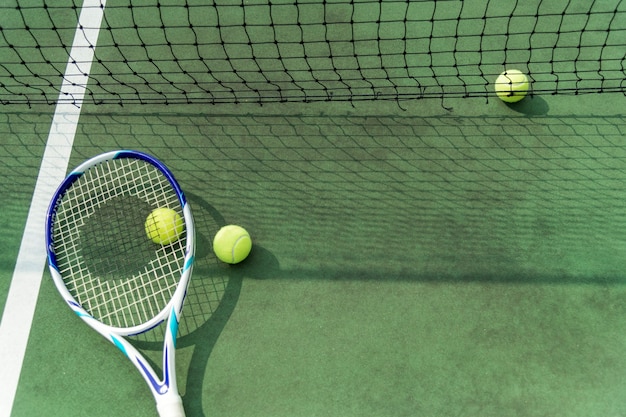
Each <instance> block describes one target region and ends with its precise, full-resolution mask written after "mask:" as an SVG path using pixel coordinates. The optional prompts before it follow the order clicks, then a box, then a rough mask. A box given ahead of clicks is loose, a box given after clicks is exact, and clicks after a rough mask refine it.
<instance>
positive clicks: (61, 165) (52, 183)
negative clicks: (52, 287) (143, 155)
mask: <svg viewBox="0 0 626 417" xmlns="http://www.w3.org/2000/svg"><path fill="white" fill-rule="evenodd" d="M105 2H106V0H85V1H84V3H83V7H82V9H81V12H80V17H79V18H78V25H77V28H76V33H75V35H74V42H73V44H72V49H71V52H70V57H69V59H68V63H67V67H66V69H65V76H64V78H63V84H62V86H61V93H60V94H59V100H58V102H57V105H56V109H55V113H54V117H53V119H52V125H51V127H50V134H49V135H48V141H47V143H46V149H45V151H44V154H43V159H42V161H41V167H40V169H39V176H38V177H37V183H36V184H35V191H34V193H33V198H32V201H31V205H30V209H29V211H28V218H27V220H26V226H25V228H24V235H23V236H22V243H21V245H20V250H19V253H18V255H17V262H16V265H15V269H14V271H13V278H12V280H11V287H10V288H9V294H8V296H7V301H6V305H5V307H4V312H3V315H2V321H0V349H1V351H0V385H1V388H0V417H9V416H10V415H11V410H12V408H13V401H14V400H15V393H16V391H17V385H18V382H19V378H20V373H21V370H22V363H23V361H24V354H25V351H26V345H27V343H28V336H29V334H30V328H31V325H32V322H33V316H34V313H35V307H36V305H37V296H38V294H39V287H40V285H41V280H42V277H43V272H44V268H45V264H46V250H45V249H46V248H45V235H44V227H45V216H46V211H47V208H48V202H49V201H50V198H51V197H52V194H54V191H55V190H56V187H58V185H59V184H60V183H61V181H63V179H64V177H65V174H66V172H67V166H68V162H69V158H70V154H71V152H72V145H73V143H74V135H75V133H76V128H77V125H78V119H79V117H80V110H81V107H82V103H83V99H84V96H85V88H86V86H87V80H88V78H89V71H90V70H91V63H92V61H93V55H94V52H95V48H94V46H95V45H96V42H97V40H98V33H99V32H100V23H101V22H102V15H103V13H104V5H105ZM72 98H73V101H74V103H73V102H72V100H71V99H72Z"/></svg>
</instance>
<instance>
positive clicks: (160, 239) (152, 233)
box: [145, 207, 185, 245]
mask: <svg viewBox="0 0 626 417" xmlns="http://www.w3.org/2000/svg"><path fill="white" fill-rule="evenodd" d="M145 227H146V234H147V235H148V238H149V239H150V240H152V241H153V242H154V243H156V244H159V245H169V244H170V243H173V242H176V241H177V240H178V238H179V237H180V235H181V234H182V233H183V229H184V227H185V223H184V222H183V219H182V217H180V215H179V214H178V213H176V212H175V211H174V210H172V209H169V208H164V207H161V208H157V209H154V210H152V213H150V215H149V216H148V218H147V219H146V223H145Z"/></svg>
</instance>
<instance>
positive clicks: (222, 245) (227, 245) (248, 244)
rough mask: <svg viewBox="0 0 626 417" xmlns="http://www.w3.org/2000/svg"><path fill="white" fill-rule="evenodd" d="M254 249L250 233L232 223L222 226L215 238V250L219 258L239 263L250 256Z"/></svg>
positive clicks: (223, 260)
mask: <svg viewBox="0 0 626 417" xmlns="http://www.w3.org/2000/svg"><path fill="white" fill-rule="evenodd" d="M251 250H252V240H251V239H250V234H249V233H248V232H247V231H246V229H244V228H243V227H241V226H237V225H234V224H230V225H228V226H224V227H222V228H221V229H220V230H219V231H218V232H217V233H216V234H215V238H214V239H213V251H214V252H215V255H216V256H217V257H218V259H219V260H220V261H222V262H226V263H228V264H237V263H239V262H241V261H243V260H244V259H246V258H247V257H248V255H249V254H250V251H251Z"/></svg>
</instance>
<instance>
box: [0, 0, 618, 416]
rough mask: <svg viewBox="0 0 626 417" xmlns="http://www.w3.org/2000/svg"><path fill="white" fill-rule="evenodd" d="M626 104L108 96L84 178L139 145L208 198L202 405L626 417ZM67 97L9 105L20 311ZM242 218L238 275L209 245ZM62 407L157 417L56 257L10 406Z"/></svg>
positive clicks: (17, 410) (6, 181) (199, 264)
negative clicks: (247, 250) (79, 303)
mask: <svg viewBox="0 0 626 417" xmlns="http://www.w3.org/2000/svg"><path fill="white" fill-rule="evenodd" d="M117 3H119V2H117ZM166 3H168V4H169V3H170V2H166ZM423 3H430V2H423ZM450 3H455V2H450ZM599 3H602V2H599ZM555 4H556V3H555ZM115 11H116V12H119V13H122V11H123V10H122V9H120V8H118V9H116V10H115ZM50 13H52V14H53V15H55V16H57V15H56V14H55V13H60V12H58V11H55V10H53V11H51V12H50ZM233 13H234V12H233ZM74 16H75V13H74V12H73V11H66V13H65V14H64V15H59V17H57V19H67V20H68V21H70V22H72V19H73V18H74ZM259 16H260V15H259ZM109 18H110V19H111V21H110V22H108V24H110V25H112V26H114V25H115V19H116V15H115V13H112V14H111V15H110V16H109ZM274 18H275V19H277V21H280V16H279V15H278V16H274ZM233 20H237V19H234V18H233ZM57 21H59V20H57ZM74 21H75V20H74ZM137 23H139V24H141V23H142V22H140V21H139V20H137ZM379 23H380V22H379ZM61 26H62V25H61ZM68 26H69V24H68ZM63 33H65V32H63ZM618 33H622V34H623V33H624V31H623V30H622V31H621V32H618ZM101 36H103V39H107V38H106V37H107V36H110V33H105V34H101ZM63 37H64V38H65V39H71V34H70V35H67V34H65V35H63ZM383 37H384V36H383ZM490 42H496V40H491V41H490ZM483 47H484V48H485V50H487V49H488V48H487V46H486V44H485V45H483ZM109 52H110V53H115V51H107V50H105V51H103V53H105V54H107V53H109ZM622 53H623V51H622ZM0 54H1V53H0ZM103 56H104V55H103ZM95 67H96V68H95V71H96V72H97V71H100V70H101V68H99V67H98V64H96V65H95ZM61 70H62V69H61ZM622 71H623V67H622ZM145 72H146V73H149V72H150V71H148V70H146V71H145ZM183 78H184V77H183ZM122 81H124V80H122ZM546 82H547V81H546ZM539 85H540V84H539ZM625 101H626V100H625V97H624V94H622V93H619V92H617V93H611V92H608V93H606V92H605V93H604V94H581V95H574V94H554V95H551V94H540V93H538V94H534V95H532V96H529V97H527V98H525V99H524V100H523V101H521V102H520V103H517V104H513V105H507V104H505V103H503V102H501V101H499V100H498V99H497V98H495V97H490V98H489V100H486V99H485V98H484V97H479V98H461V97H449V98H448V97H446V98H444V99H441V100H440V99H429V98H426V99H420V100H412V101H411V100H402V101H401V102H400V101H398V102H396V101H373V102H366V101H363V102H354V103H350V102H348V103H346V102H333V101H330V102H320V103H269V104H265V105H263V106H261V105H258V104H252V103H247V104H241V103H239V104H233V103H230V104H216V105H210V104H202V103H201V104H197V103H194V104H174V105H164V104H147V105H146V104H144V105H141V104H137V103H130V104H127V105H124V106H123V107H122V106H119V105H116V104H111V103H109V104H99V105H98V104H95V103H94V102H92V101H88V102H87V103H86V104H85V105H84V107H83V108H82V113H81V116H80V122H79V124H78V129H77V132H76V137H75V140H74V143H73V146H72V150H71V157H70V161H69V168H70V169H71V168H73V167H75V166H76V165H78V164H79V163H80V162H82V161H83V160H85V159H87V158H89V157H92V156H94V155H96V154H99V153H101V152H104V151H110V150H115V149H136V150H139V151H143V152H147V153H150V154H152V155H154V156H155V157H157V158H159V159H161V160H162V161H163V162H164V163H165V164H166V165H167V166H168V167H169V168H170V169H171V170H172V171H173V173H174V175H175V176H176V178H177V179H178V181H179V182H180V184H181V186H182V187H183V189H184V190H185V192H186V193H187V194H188V198H189V201H190V204H191V208H192V211H193V213H194V217H195V220H196V223H197V229H198V230H197V232H198V254H197V260H196V267H195V270H194V275H193V277H192V283H191V286H190V289H189V294H188V298H187V302H186V305H185V309H184V311H183V322H182V323H181V334H180V337H179V340H178V348H177V372H178V383H179V388H180V391H181V394H182V397H183V402H184V406H185V409H186V412H187V417H204V416H206V417H221V416H224V417H226V416H240V417H245V416H250V417H253V416H254V417H313V416H320V417H321V416H340V417H357V416H358V417H363V416H371V417H399V416H419V417H505V416H506V417H539V416H546V417H547V416H550V417H626V395H625V393H626V378H624V375H626V320H625V319H626V302H625V301H626V276H625V275H624V270H625V269H626V258H625V256H624V253H625V252H626V210H625V208H626V204H625V203H624V201H625V198H626V186H625V185H624V184H626V139H625V137H626V120H625V119H626V117H625V116H624V112H623V109H624V105H625ZM444 106H445V107H444ZM54 108H55V107H54V105H49V106H48V105H43V104H35V105H32V106H30V107H29V106H26V105H23V104H22V105H20V104H15V105H4V106H0V190H1V191H2V195H3V198H2V199H1V200H0V212H2V213H3V215H2V216H0V225H1V227H2V230H3V232H4V239H3V240H2V243H0V245H1V248H2V250H1V251H0V257H1V258H0V307H2V308H4V305H5V301H6V297H7V294H8V291H9V287H10V285H11V280H12V279H19V276H17V277H15V278H14V277H13V273H14V268H15V264H16V259H17V256H18V250H19V247H20V243H21V241H22V238H23V233H24V225H25V224H26V220H27V216H28V213H29V207H30V205H31V199H32V194H33V190H34V187H35V183H36V180H37V176H38V173H39V167H40V164H41V160H42V155H43V153H44V148H45V145H46V141H47V139H48V133H49V131H50V125H51V122H52V118H53V113H54ZM46 203H47V202H46ZM36 204H43V203H42V202H36ZM231 223H232V224H239V225H242V226H244V227H245V228H246V229H247V230H248V231H249V232H250V234H251V236H252V239H253V249H252V252H251V254H250V257H249V258H248V259H247V260H245V261H244V262H243V263H241V264H239V265H234V266H229V265H225V264H222V263H220V262H219V261H218V260H217V259H216V257H215V256H214V254H213V251H212V247H211V242H212V239H213V236H214V234H215V233H216V231H217V230H218V229H219V227H221V226H222V225H225V224H231ZM41 233H42V234H43V233H44V231H43V230H42V231H41ZM41 258H42V262H43V258H45V254H44V253H41ZM4 319H6V320H9V319H12V318H7V317H5V318H4ZM135 344H136V346H137V347H138V348H140V349H141V350H142V351H143V352H144V353H146V355H147V356H148V357H149V358H150V360H152V361H154V362H155V363H156V364H157V366H158V364H160V361H161V359H160V354H161V345H160V344H159V343H158V341H157V339H156V338H152V337H151V336H150V335H147V336H139V337H137V338H136V339H135ZM0 348H1V349H3V351H2V353H3V354H6V352H8V351H9V349H8V348H9V346H8V345H5V346H0ZM5 349H6V351H5ZM0 383H1V381H0ZM40 415H49V416H70V417H71V416H77V417H78V416H80V417H84V416H97V417H106V416H119V415H132V416H135V417H144V416H145V417H152V416H155V415H156V409H155V406H154V400H153V398H152V396H151V394H150V391H149V389H148V388H147V386H146V384H145V382H144V380H143V379H142V377H141V376H140V375H139V373H138V372H137V371H136V369H135V368H134V367H133V366H132V364H131V363H130V362H129V361H128V360H127V359H126V358H125V357H124V355H122V354H121V353H120V352H119V350H117V349H116V348H115V347H114V346H113V345H111V344H110V343H109V342H107V341H106V340H104V339H103V338H102V337H101V336H99V335H98V334H97V333H95V332H94V331H92V330H91V329H89V328H88V326H86V325H85V324H84V323H82V322H81V320H80V319H78V318H77V317H76V316H75V315H74V314H72V313H71V311H70V309H68V308H67V306H66V305H64V301H63V300H62V298H61V297H60V296H59V294H58V292H57V290H56V288H55V287H54V284H53V282H52V280H51V278H50V274H49V273H48V271H47V270H46V271H44V273H43V277H42V285H41V288H40V290H39V294H38V299H37V306H36V310H35V315H34V320H33V324H32V328H31V329H30V337H29V340H28V346H27V349H26V353H25V358H24V364H23V367H22V372H21V375H20V379H19V385H18V389H17V393H16V396H15V401H14V405H13V408H12V412H11V414H10V417H32V416H40ZM0 417H4V416H0ZM7 417H9V416H7Z"/></svg>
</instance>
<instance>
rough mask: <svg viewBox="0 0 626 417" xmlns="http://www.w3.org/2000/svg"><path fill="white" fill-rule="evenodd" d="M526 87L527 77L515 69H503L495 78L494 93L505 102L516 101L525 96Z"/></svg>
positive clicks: (527, 85) (527, 84)
mask: <svg viewBox="0 0 626 417" xmlns="http://www.w3.org/2000/svg"><path fill="white" fill-rule="evenodd" d="M528 87H529V83H528V77H526V75H525V74H524V73H523V72H521V71H518V70H515V69H510V70H506V71H504V72H503V73H502V74H500V75H499V76H498V78H497V79H496V94H497V95H498V97H500V99H501V100H502V101H504V102H507V103H516V102H518V101H520V100H521V99H523V98H524V97H526V93H527V92H528Z"/></svg>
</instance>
